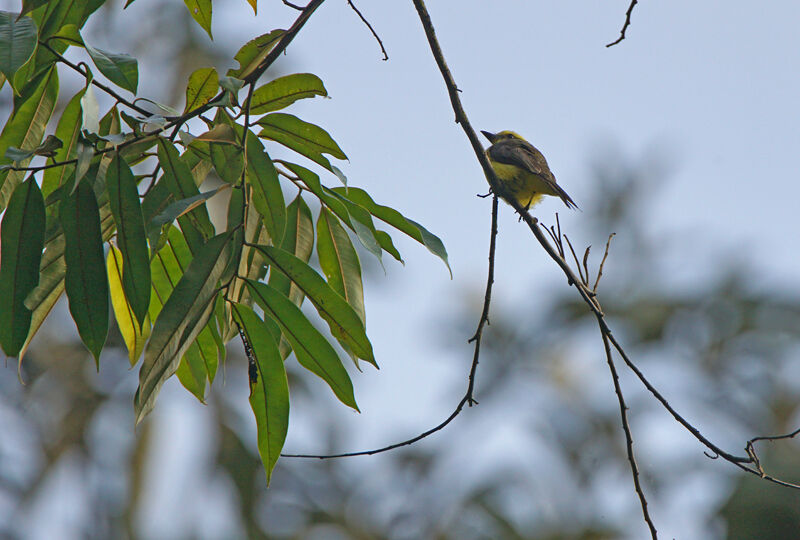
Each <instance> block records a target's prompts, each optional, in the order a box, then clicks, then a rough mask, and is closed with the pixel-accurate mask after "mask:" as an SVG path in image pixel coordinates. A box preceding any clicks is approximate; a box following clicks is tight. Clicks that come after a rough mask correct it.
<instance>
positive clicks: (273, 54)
mask: <svg viewBox="0 0 800 540" xmlns="http://www.w3.org/2000/svg"><path fill="white" fill-rule="evenodd" d="M324 1H325V0H311V2H309V3H308V5H307V6H306V7H304V8H303V10H302V11H301V12H300V15H298V16H297V19H295V21H294V23H292V26H290V27H289V29H288V30H287V31H286V33H285V34H283V36H282V37H281V38H280V39H279V40H278V43H276V44H275V47H274V48H273V49H272V50H271V51H269V53H268V54H267V56H266V57H264V60H262V61H261V63H260V64H259V65H258V67H257V68H256V69H255V70H253V72H252V73H251V74H250V75H248V76H247V77H245V82H248V83H250V82H255V81H257V80H258V78H259V77H261V75H263V74H264V72H265V71H266V70H267V68H268V67H269V66H271V65H272V63H273V62H274V61H275V60H277V59H278V57H279V56H280V55H281V54H282V53H283V51H285V50H286V47H288V46H289V44H290V43H291V42H292V40H293V39H294V38H295V36H296V35H297V33H298V32H300V30H301V29H302V28H303V26H305V24H306V22H308V19H309V18H310V17H311V15H313V13H314V12H315V11H316V10H317V8H318V7H319V6H321V5H322V3H323V2H324ZM292 7H296V6H292Z"/></svg>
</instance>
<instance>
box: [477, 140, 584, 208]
mask: <svg viewBox="0 0 800 540" xmlns="http://www.w3.org/2000/svg"><path fill="white" fill-rule="evenodd" d="M489 157H490V158H491V159H492V160H493V161H497V162H498V163H505V164H507V165H513V166H515V167H519V168H521V169H524V170H526V171H529V172H532V173H533V174H535V175H536V176H538V177H539V178H540V179H541V180H542V182H544V183H545V184H546V185H547V187H549V188H550V189H551V190H552V192H553V194H554V195H558V196H559V197H560V198H561V200H562V201H564V204H566V205H567V208H572V207H575V208H577V207H578V205H577V204H575V201H573V200H572V198H571V197H570V196H569V195H567V192H566V191H564V190H563V189H562V188H561V186H559V185H558V183H557V182H556V177H555V176H553V173H552V172H551V171H550V167H549V166H548V165H547V160H546V159H545V158H544V156H543V155H542V153H541V152H539V150H537V149H536V147H535V146H533V145H532V144H530V143H529V142H526V141H521V140H517V139H513V140H508V141H502V142H500V143H498V144H495V145H492V146H491V147H490V148H489Z"/></svg>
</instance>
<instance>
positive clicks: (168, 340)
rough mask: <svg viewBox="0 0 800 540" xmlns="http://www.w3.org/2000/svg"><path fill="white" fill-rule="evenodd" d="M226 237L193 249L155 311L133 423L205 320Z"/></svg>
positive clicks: (227, 248)
mask: <svg viewBox="0 0 800 540" xmlns="http://www.w3.org/2000/svg"><path fill="white" fill-rule="evenodd" d="M229 240H230V233H225V234H221V235H218V236H215V237H214V238H212V239H211V240H209V241H208V242H207V243H206V244H205V245H204V246H203V247H202V248H200V249H199V250H198V251H197V253H196V254H195V257H194V259H192V262H191V264H190V265H189V268H187V269H186V272H185V273H184V274H183V276H182V277H181V279H180V281H179V282H178V284H177V285H176V286H175V289H174V290H173V291H172V294H171V295H170V296H169V298H168V299H167V301H166V303H165V304H164V307H163V308H162V309H161V312H160V313H159V314H158V318H157V319H156V321H155V323H154V324H153V333H152V335H151V337H150V342H149V343H148V345H147V349H146V350H145V355H144V363H143V364H142V369H141V371H140V372H139V389H138V390H137V391H136V399H135V401H134V408H135V412H136V422H137V423H138V422H141V420H142V419H143V418H144V416H145V415H146V414H147V413H148V412H150V410H152V408H153V406H154V405H155V401H156V397H157V396H158V392H159V391H160V390H161V386H162V385H163V384H164V382H165V381H166V380H167V379H168V378H169V377H171V376H172V374H173V373H175V370H176V369H177V368H178V364H179V362H180V359H181V357H182V356H183V355H184V353H185V352H186V350H187V349H188V348H189V346H190V345H191V344H192V342H193V341H194V340H195V338H196V337H197V335H198V334H199V333H200V332H201V331H202V330H203V328H204V327H205V325H206V323H207V322H208V320H209V317H210V316H211V312H212V310H213V300H214V298H215V296H216V293H217V286H218V284H217V282H218V281H219V278H220V276H221V275H222V273H223V271H224V270H225V267H226V266H228V262H229V260H228V259H229V253H230V246H229Z"/></svg>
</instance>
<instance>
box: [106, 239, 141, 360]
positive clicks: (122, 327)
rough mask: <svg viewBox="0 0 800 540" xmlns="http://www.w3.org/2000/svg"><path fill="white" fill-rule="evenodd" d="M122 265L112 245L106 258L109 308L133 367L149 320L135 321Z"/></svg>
mask: <svg viewBox="0 0 800 540" xmlns="http://www.w3.org/2000/svg"><path fill="white" fill-rule="evenodd" d="M123 264H124V262H123V257H122V252H121V251H120V250H119V249H117V248H116V247H115V246H113V245H112V246H111V247H110V248H109V250H108V257H106V272H107V273H108V285H109V289H110V292H111V306H112V307H113V308H114V317H115V318H116V319H117V326H118V327H119V331H120V333H121V334H122V339H123V341H124V342H125V346H126V347H127V348H128V360H130V363H131V366H134V365H136V362H137V360H139V356H141V354H142V351H143V350H144V344H145V343H146V342H147V338H148V337H149V336H150V318H149V317H145V319H144V322H142V323H141V324H139V321H138V320H136V316H135V315H134V313H133V308H131V305H130V303H129V302H128V299H127V297H126V296H125V290H124V289H123V286H122V276H123V271H124V267H123Z"/></svg>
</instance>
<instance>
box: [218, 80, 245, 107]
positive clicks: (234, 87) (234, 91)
mask: <svg viewBox="0 0 800 540" xmlns="http://www.w3.org/2000/svg"><path fill="white" fill-rule="evenodd" d="M219 85H220V86H221V87H222V88H223V89H224V90H225V91H226V92H228V95H229V96H230V97H231V100H232V101H233V103H234V104H238V103H239V90H241V89H242V87H243V86H244V81H243V80H241V79H237V78H236V77H220V78H219Z"/></svg>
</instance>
